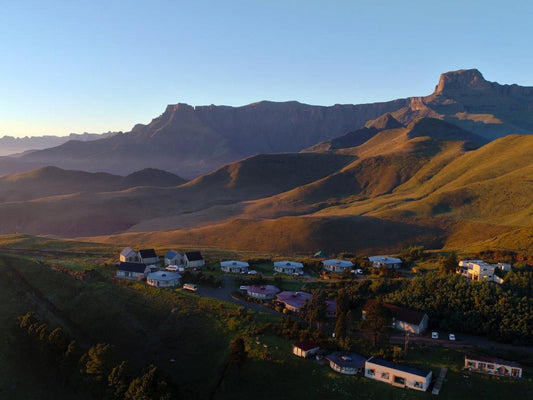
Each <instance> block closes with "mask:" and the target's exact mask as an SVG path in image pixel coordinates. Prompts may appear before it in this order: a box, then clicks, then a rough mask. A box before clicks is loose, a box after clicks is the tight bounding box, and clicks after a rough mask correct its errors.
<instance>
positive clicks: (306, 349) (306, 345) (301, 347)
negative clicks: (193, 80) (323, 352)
mask: <svg viewBox="0 0 533 400" xmlns="http://www.w3.org/2000/svg"><path fill="white" fill-rule="evenodd" d="M318 350H320V347H319V346H318V344H316V343H315V342H311V341H310V340H304V341H302V342H298V343H294V344H293V345H292V354H294V355H296V356H298V357H302V358H307V357H312V356H314V355H315V354H316V353H318Z"/></svg>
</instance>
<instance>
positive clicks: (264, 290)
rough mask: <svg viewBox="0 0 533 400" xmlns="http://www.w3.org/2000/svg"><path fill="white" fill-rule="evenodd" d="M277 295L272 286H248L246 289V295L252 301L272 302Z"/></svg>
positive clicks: (276, 289) (276, 290)
mask: <svg viewBox="0 0 533 400" xmlns="http://www.w3.org/2000/svg"><path fill="white" fill-rule="evenodd" d="M277 293H279V289H278V288H277V287H276V286H273V285H250V286H248V287H247V288H246V294H247V295H248V296H249V297H251V298H253V299H260V300H272V299H273V298H274V297H276V294H277Z"/></svg>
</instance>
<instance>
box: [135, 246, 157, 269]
mask: <svg viewBox="0 0 533 400" xmlns="http://www.w3.org/2000/svg"><path fill="white" fill-rule="evenodd" d="M139 262H141V263H143V264H146V265H148V264H157V263H158V262H159V257H158V256H157V254H156V252H155V250H154V249H143V250H139Z"/></svg>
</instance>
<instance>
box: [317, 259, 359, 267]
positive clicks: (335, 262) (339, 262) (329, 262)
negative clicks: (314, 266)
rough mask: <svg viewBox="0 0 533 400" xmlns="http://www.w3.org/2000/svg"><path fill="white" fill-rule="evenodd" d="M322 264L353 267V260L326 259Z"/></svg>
mask: <svg viewBox="0 0 533 400" xmlns="http://www.w3.org/2000/svg"><path fill="white" fill-rule="evenodd" d="M322 264H324V265H334V266H337V267H343V268H351V267H353V265H354V264H353V262H351V261H348V260H324V261H322Z"/></svg>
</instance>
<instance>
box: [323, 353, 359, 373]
mask: <svg viewBox="0 0 533 400" xmlns="http://www.w3.org/2000/svg"><path fill="white" fill-rule="evenodd" d="M326 360H328V361H329V366H330V367H331V369H332V370H333V371H337V372H340V373H341V374H345V375H356V374H358V373H359V372H361V371H362V370H363V368H364V367H365V362H366V358H365V357H363V356H360V355H359V354H356V353H347V352H344V351H334V352H333V353H331V354H328V355H327V356H326Z"/></svg>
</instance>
